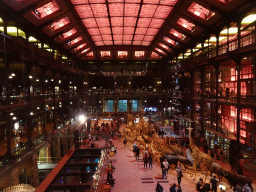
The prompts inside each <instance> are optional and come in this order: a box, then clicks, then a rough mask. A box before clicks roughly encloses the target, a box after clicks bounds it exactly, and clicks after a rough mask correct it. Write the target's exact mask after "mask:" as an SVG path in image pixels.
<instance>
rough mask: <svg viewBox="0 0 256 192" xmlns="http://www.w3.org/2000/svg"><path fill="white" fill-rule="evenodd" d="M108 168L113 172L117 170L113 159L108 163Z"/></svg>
mask: <svg viewBox="0 0 256 192" xmlns="http://www.w3.org/2000/svg"><path fill="white" fill-rule="evenodd" d="M108 170H109V171H110V172H111V173H113V171H114V170H115V167H114V165H113V163H112V161H110V162H109V164H108Z"/></svg>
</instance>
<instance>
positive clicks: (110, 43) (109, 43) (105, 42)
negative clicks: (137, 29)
mask: <svg viewBox="0 0 256 192" xmlns="http://www.w3.org/2000/svg"><path fill="white" fill-rule="evenodd" d="M104 44H105V45H113V41H104Z"/></svg>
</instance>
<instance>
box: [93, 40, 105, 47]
mask: <svg viewBox="0 0 256 192" xmlns="http://www.w3.org/2000/svg"><path fill="white" fill-rule="evenodd" d="M95 45H96V46H103V45H104V43H103V41H97V42H95Z"/></svg>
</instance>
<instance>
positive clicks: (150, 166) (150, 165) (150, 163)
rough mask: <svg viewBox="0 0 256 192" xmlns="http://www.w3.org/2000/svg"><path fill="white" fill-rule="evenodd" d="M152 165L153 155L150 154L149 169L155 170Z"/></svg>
mask: <svg viewBox="0 0 256 192" xmlns="http://www.w3.org/2000/svg"><path fill="white" fill-rule="evenodd" d="M152 164H153V159H152V155H151V153H149V156H148V168H151V169H152V168H153V167H152Z"/></svg>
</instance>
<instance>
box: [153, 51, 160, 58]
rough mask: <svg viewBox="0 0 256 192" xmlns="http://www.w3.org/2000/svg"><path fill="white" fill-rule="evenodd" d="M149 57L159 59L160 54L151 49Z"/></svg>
mask: <svg viewBox="0 0 256 192" xmlns="http://www.w3.org/2000/svg"><path fill="white" fill-rule="evenodd" d="M151 58H152V59H160V58H161V56H160V55H159V54H157V53H156V52H154V51H152V53H151Z"/></svg>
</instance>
